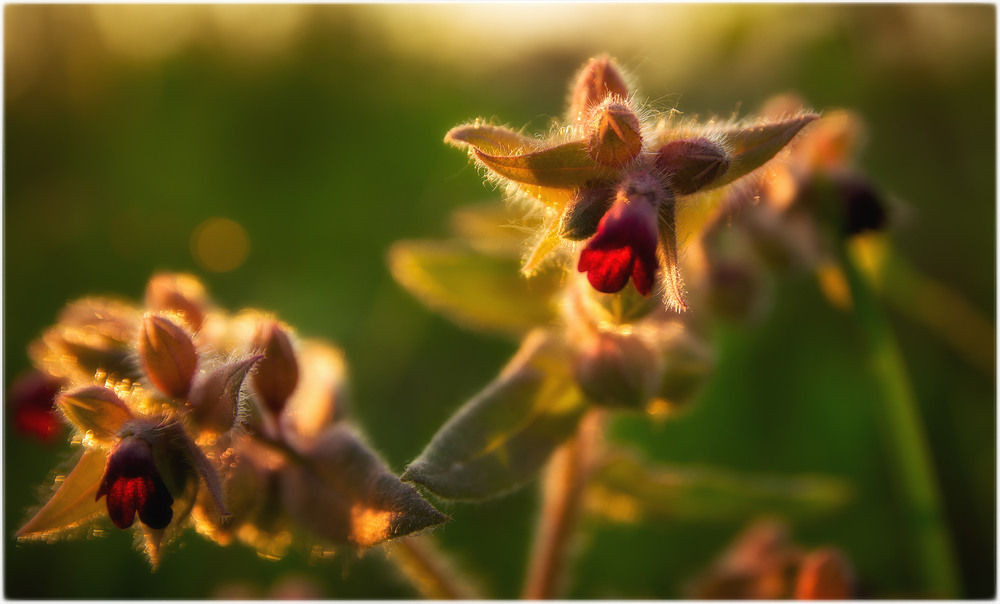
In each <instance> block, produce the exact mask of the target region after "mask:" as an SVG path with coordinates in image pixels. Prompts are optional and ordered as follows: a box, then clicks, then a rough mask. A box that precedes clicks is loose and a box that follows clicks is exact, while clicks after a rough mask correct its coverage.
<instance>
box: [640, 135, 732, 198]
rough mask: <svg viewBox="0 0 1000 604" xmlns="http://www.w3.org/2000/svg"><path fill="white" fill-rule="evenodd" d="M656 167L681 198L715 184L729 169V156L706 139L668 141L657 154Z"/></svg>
mask: <svg viewBox="0 0 1000 604" xmlns="http://www.w3.org/2000/svg"><path fill="white" fill-rule="evenodd" d="M654 161H655V165H656V167H657V168H658V169H660V170H662V171H663V173H664V174H666V175H667V177H669V179H670V185H671V187H673V189H674V191H675V192H676V193H678V194H680V195H688V194H690V193H694V192H695V191H698V190H700V189H703V188H705V187H707V186H708V185H710V184H712V183H713V182H715V181H716V180H717V179H719V178H720V177H721V176H722V175H723V174H725V173H726V170H728V169H729V155H728V154H727V153H726V150H725V149H723V148H722V146H721V145H719V144H718V143H714V142H712V141H710V140H708V139H706V138H686V139H679V140H674V141H670V142H669V143H667V144H665V145H663V146H662V147H660V149H659V150H658V151H657V152H656V159H655V160H654Z"/></svg>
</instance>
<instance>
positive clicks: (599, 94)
mask: <svg viewBox="0 0 1000 604" xmlns="http://www.w3.org/2000/svg"><path fill="white" fill-rule="evenodd" d="M608 95H615V96H617V97H620V98H621V99H625V98H626V97H627V96H628V85H627V84H626V83H625V78H624V76H622V74H621V71H619V69H618V67H617V66H616V65H615V64H614V62H613V61H612V60H611V59H610V58H609V57H607V56H600V57H597V58H595V59H591V60H590V62H588V63H587V64H586V65H585V66H584V67H583V69H582V70H581V71H580V74H579V75H578V76H577V77H576V83H575V84H574V85H573V89H572V91H571V92H570V99H569V114H568V116H567V117H568V118H569V120H570V121H571V122H580V121H583V120H585V119H586V115H587V111H588V110H589V109H590V108H592V107H594V106H595V105H597V104H599V103H601V102H602V101H604V99H605V98H607V97H608Z"/></svg>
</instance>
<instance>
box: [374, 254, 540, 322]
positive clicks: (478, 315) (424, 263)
mask: <svg viewBox="0 0 1000 604" xmlns="http://www.w3.org/2000/svg"><path fill="white" fill-rule="evenodd" d="M389 267H390V270H391V271H392V275H393V277H395V278H396V281H398V282H399V283H400V284H401V285H403V287H405V288H406V289H407V290H408V291H409V292H410V293H412V294H413V295H414V296H416V297H417V298H418V299H419V300H420V301H421V302H423V303H424V304H426V305H427V306H429V307H431V308H432V309H434V310H436V311H438V312H440V313H441V314H443V315H445V316H446V317H448V318H450V319H452V320H454V321H455V322H457V323H459V324H460V325H463V326H466V327H469V328H472V329H484V330H488V331H495V332H500V333H505V334H513V335H518V334H522V333H524V332H526V331H528V330H529V329H531V328H533V327H537V326H539V325H546V324H548V323H549V322H550V321H551V320H552V318H553V316H554V309H553V306H552V300H551V298H552V296H553V294H554V293H555V292H556V291H557V288H558V285H559V283H558V275H556V274H554V273H550V274H546V275H539V276H538V277H536V278H532V279H525V278H523V277H522V276H521V275H520V274H519V273H518V260H517V257H516V256H513V255H487V254H482V253H480V252H477V251H475V250H474V249H472V248H471V247H470V246H468V245H467V244H465V243H463V242H458V241H455V242H429V241H402V242H399V243H396V244H395V245H393V247H392V249H390V251H389Z"/></svg>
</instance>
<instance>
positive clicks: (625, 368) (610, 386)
mask: <svg viewBox="0 0 1000 604" xmlns="http://www.w3.org/2000/svg"><path fill="white" fill-rule="evenodd" d="M657 365H658V359H657V357H656V354H655V352H654V351H653V350H652V349H651V348H650V347H649V346H647V345H646V344H645V342H643V341H642V340H640V339H639V338H638V337H636V336H634V335H627V336H626V335H621V334H617V333H598V334H596V336H595V337H593V338H592V339H590V340H589V341H588V342H587V344H586V345H584V346H583V347H582V349H580V350H579V351H577V355H576V358H575V359H574V362H573V373H574V375H575V377H576V380H577V382H578V383H579V384H580V389H581V390H582V391H583V393H584V394H585V395H586V396H587V398H589V399H590V400H591V401H593V402H595V403H597V404H599V405H606V406H609V407H619V408H621V407H625V408H630V409H642V408H643V407H644V406H645V405H646V403H647V401H648V400H649V397H650V395H651V393H652V391H653V388H654V387H655V384H656V377H657V373H658V372H657Z"/></svg>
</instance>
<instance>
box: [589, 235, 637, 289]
mask: <svg viewBox="0 0 1000 604" xmlns="http://www.w3.org/2000/svg"><path fill="white" fill-rule="evenodd" d="M577 270H579V271H580V272H581V273H582V272H586V273H587V280H588V281H590V284H591V285H592V286H593V287H594V289H596V290H597V291H599V292H603V293H605V294H613V293H615V292H619V291H621V290H622V288H623V287H625V285H626V284H627V283H628V278H629V275H630V274H631V272H632V250H631V249H629V248H627V247H621V248H616V249H610V250H599V249H594V248H592V247H589V246H588V247H586V248H584V250H583V251H582V252H580V262H579V264H578V265H577Z"/></svg>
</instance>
